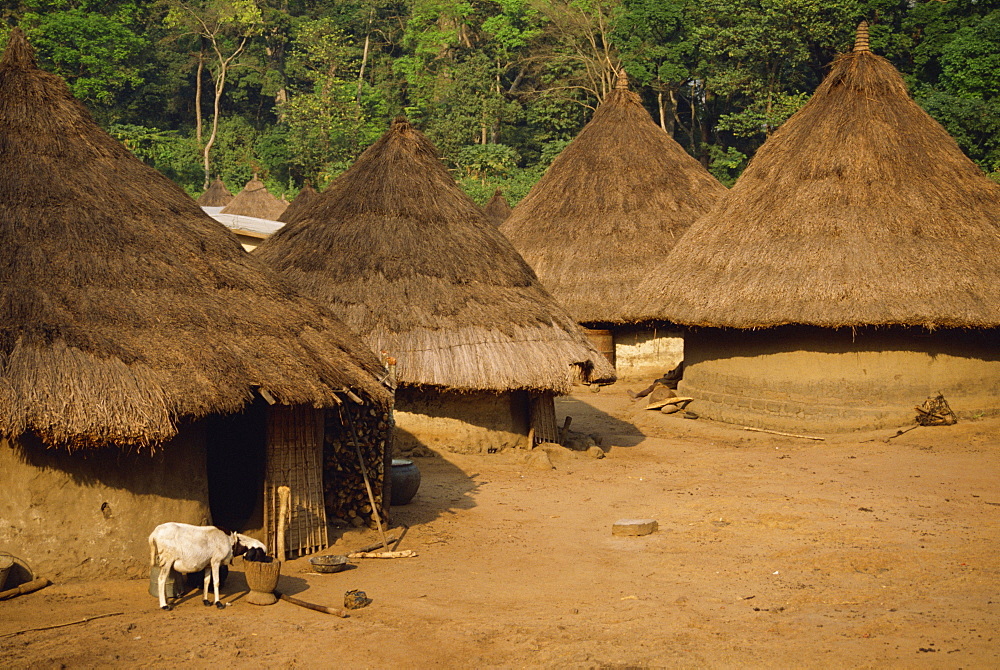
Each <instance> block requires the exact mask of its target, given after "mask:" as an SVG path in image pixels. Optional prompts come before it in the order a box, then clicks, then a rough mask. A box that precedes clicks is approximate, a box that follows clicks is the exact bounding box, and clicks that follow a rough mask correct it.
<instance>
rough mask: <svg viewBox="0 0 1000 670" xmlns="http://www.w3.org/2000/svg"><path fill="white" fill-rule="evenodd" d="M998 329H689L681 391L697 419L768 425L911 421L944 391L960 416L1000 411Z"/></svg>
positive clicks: (842, 426)
mask: <svg viewBox="0 0 1000 670" xmlns="http://www.w3.org/2000/svg"><path fill="white" fill-rule="evenodd" d="M996 336H997V333H996V332H995V331H951V330H945V331H935V332H934V333H926V332H923V331H918V330H916V329H901V328H886V329H879V330H874V329H863V330H856V331H852V330H851V329H843V330H832V329H822V328H805V327H784V328H775V329H768V330H759V331H738V330H720V329H711V328H707V329H696V330H694V331H692V332H690V333H688V335H687V337H686V339H685V368H684V379H683V380H682V381H681V383H680V386H679V391H678V392H679V393H680V394H681V395H689V396H692V397H694V398H695V401H694V402H692V403H691V405H690V406H689V407H688V409H690V410H692V411H694V412H697V413H698V414H699V415H700V416H702V417H705V418H709V419H714V420H718V421H725V422H729V423H736V424H742V425H748V426H753V427H757V428H768V429H773V430H788V431H796V432H807V431H813V432H849V431H858V430H871V429H882V428H899V427H903V426H906V425H912V424H913V423H914V421H915V417H916V414H917V412H916V410H915V409H914V408H915V407H916V406H918V405H921V404H922V403H923V402H924V401H925V400H926V399H927V398H928V397H930V396H934V395H936V394H938V393H942V394H943V395H944V397H945V399H946V400H947V401H948V403H949V404H950V406H951V408H952V410H954V411H955V412H956V413H957V414H958V416H959V418H960V419H974V418H979V417H987V416H997V415H1000V351H998V350H997V348H996V346H995V345H994V344H993V342H994V341H995V339H996Z"/></svg>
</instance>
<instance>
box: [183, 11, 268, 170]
mask: <svg viewBox="0 0 1000 670" xmlns="http://www.w3.org/2000/svg"><path fill="white" fill-rule="evenodd" d="M169 2H170V3H171V4H170V8H169V9H168V10H167V15H166V18H165V22H166V25H167V26H168V27H170V28H174V29H176V30H178V31H180V32H181V33H182V34H189V35H195V36H197V37H198V38H199V39H200V41H201V50H200V51H199V54H200V57H199V59H198V74H197V77H198V79H197V84H196V85H197V91H198V94H197V95H196V101H195V114H196V126H197V129H198V130H197V132H198V133H199V140H200V137H201V135H200V133H201V72H202V68H203V67H204V65H205V62H206V57H205V52H206V51H207V52H208V54H209V56H208V57H207V62H208V68H209V70H210V71H211V72H212V79H213V84H214V101H213V105H212V126H211V131H210V133H209V136H208V139H207V140H206V141H205V143H204V145H203V146H202V165H203V168H204V171H205V184H204V188H206V189H207V188H208V185H209V183H210V181H211V152H212V145H213V144H215V139H216V137H217V135H218V132H219V114H220V107H221V100H222V94H223V93H224V91H225V87H226V78H227V76H228V74H229V69H230V68H231V67H232V66H233V64H234V63H235V62H237V59H238V58H239V56H240V54H242V53H243V51H244V49H246V46H247V43H248V42H249V41H250V39H251V38H252V37H254V36H256V35H260V34H261V32H262V30H263V18H262V16H261V13H260V8H259V7H257V5H256V4H255V3H254V2H253V1H252V0H205V1H204V2H199V3H197V4H196V3H195V2H187V1H185V0H169Z"/></svg>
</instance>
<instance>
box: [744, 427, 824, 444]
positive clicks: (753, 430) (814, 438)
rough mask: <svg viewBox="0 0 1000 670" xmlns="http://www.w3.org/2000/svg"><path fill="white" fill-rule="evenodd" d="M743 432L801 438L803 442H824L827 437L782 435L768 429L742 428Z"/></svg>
mask: <svg viewBox="0 0 1000 670" xmlns="http://www.w3.org/2000/svg"><path fill="white" fill-rule="evenodd" d="M740 428H742V429H743V430H749V431H751V432H754V433H770V434H771V435H782V436H784V437H801V438H802V439H803V440H818V441H820V442H822V441H823V440H825V439H826V438H825V437H814V436H812V435H796V434H795V433H782V432H780V431H777V430H767V429H766V428H751V427H750V426H740Z"/></svg>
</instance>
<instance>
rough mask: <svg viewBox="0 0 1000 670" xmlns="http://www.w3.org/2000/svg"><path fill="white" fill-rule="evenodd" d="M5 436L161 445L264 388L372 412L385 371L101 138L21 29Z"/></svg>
mask: <svg viewBox="0 0 1000 670" xmlns="http://www.w3.org/2000/svg"><path fill="white" fill-rule="evenodd" d="M0 267H3V268H4V271H3V283H2V284H0V434H3V435H5V436H12V437H13V436H18V435H21V434H22V433H24V432H33V433H36V434H37V435H39V436H40V437H41V438H42V439H43V440H44V441H45V442H47V443H49V444H52V445H63V446H66V447H68V448H71V449H72V448H77V447H85V446H96V445H101V444H108V443H116V444H119V445H121V446H129V445H132V446H146V445H155V444H157V443H159V442H161V441H163V440H167V439H169V438H171V437H172V436H174V435H175V434H176V432H177V424H178V422H180V421H183V420H186V419H192V418H198V417H203V416H205V415H208V414H212V413H229V412H234V411H237V410H239V409H240V408H241V407H243V406H244V404H245V403H246V402H247V401H249V400H251V399H252V397H253V394H254V391H255V388H256V387H261V388H263V389H265V390H266V391H267V392H269V393H270V394H271V395H272V396H274V397H275V398H276V399H277V400H278V401H279V402H281V403H286V404H309V405H316V406H327V405H331V404H333V403H334V402H336V401H335V400H334V398H335V396H334V392H335V391H336V390H339V389H341V388H342V387H344V386H348V387H351V388H354V389H355V390H356V391H357V392H358V393H359V394H361V395H363V396H365V397H367V398H370V399H373V400H375V401H376V402H379V403H388V402H390V398H389V396H388V394H386V393H385V392H384V391H383V389H382V388H381V387H380V386H379V385H378V383H377V380H376V378H375V376H376V375H377V374H378V373H379V368H380V365H379V362H378V360H377V359H376V358H375V357H374V356H373V355H372V354H371V353H370V352H369V351H368V350H367V349H366V348H365V347H364V345H363V344H362V343H361V342H360V341H359V340H358V339H357V338H356V337H355V336H353V335H352V334H350V333H349V332H348V330H347V329H346V327H345V326H344V325H343V323H342V322H340V321H338V320H337V319H336V318H335V317H334V316H333V315H332V314H331V313H330V312H329V311H328V310H326V309H325V308H322V307H320V306H319V305H316V304H315V303H313V302H312V301H310V300H308V299H307V298H304V297H302V296H301V294H298V293H296V292H294V291H293V290H292V289H291V288H290V287H289V286H288V285H287V284H286V283H285V282H284V281H282V280H281V279H280V278H279V277H277V276H275V275H274V274H273V273H271V272H269V271H267V270H265V269H264V268H263V267H262V266H261V265H260V263H259V262H258V261H257V260H256V259H254V258H251V257H250V256H249V255H247V254H246V253H245V252H244V251H243V250H242V249H241V248H240V245H239V243H238V242H237V240H236V238H235V237H233V236H232V235H231V234H230V233H229V232H228V231H226V229H225V228H223V227H222V226H221V225H219V224H218V223H216V222H215V221H213V220H212V219H211V218H209V217H208V216H207V215H206V214H205V213H204V212H203V211H202V210H201V208H200V207H199V206H198V205H197V204H196V203H195V202H194V201H193V200H192V199H191V198H189V197H188V196H187V195H186V194H185V193H184V192H183V191H181V190H180V189H179V188H178V187H177V186H176V185H174V184H173V182H171V181H170V180H169V179H167V178H166V177H164V176H163V175H161V174H160V173H159V172H157V171H156V170H153V169H152V168H149V167H147V166H146V165H143V163H142V162H141V161H139V160H138V159H136V158H135V157H134V156H132V154H131V153H129V152H128V150H126V149H125V148H124V147H123V146H121V145H120V144H119V143H118V142H116V141H115V140H114V139H112V138H111V137H110V136H109V135H107V134H106V133H105V132H104V131H102V130H101V129H100V128H99V127H98V126H97V125H96V124H95V123H94V122H93V120H92V119H91V117H90V115H89V113H88V112H87V110H86V109H85V108H84V107H83V105H81V104H80V103H79V102H77V101H76V100H75V99H73V97H72V96H71V95H70V92H69V89H68V87H67V86H66V84H65V83H64V82H63V81H62V79H60V78H59V77H57V76H55V75H51V74H48V73H46V72H43V71H41V70H39V69H38V68H37V67H36V66H35V62H34V55H33V53H32V50H31V47H30V46H29V45H28V43H27V41H26V40H25V38H24V35H23V33H21V31H20V30H18V29H15V30H14V31H12V33H11V36H10V41H9V43H8V46H7V49H6V52H5V53H4V56H3V59H2V61H0Z"/></svg>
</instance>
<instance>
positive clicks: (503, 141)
mask: <svg viewBox="0 0 1000 670" xmlns="http://www.w3.org/2000/svg"><path fill="white" fill-rule="evenodd" d="M0 12H2V17H3V21H0V43H6V39H7V32H8V31H9V28H10V26H13V25H20V26H21V27H22V28H23V29H24V30H25V32H26V33H27V35H28V38H29V39H30V40H31V42H32V44H33V45H34V47H35V50H36V52H37V56H38V60H39V63H40V65H41V66H42V67H44V68H46V69H48V70H50V71H53V72H56V73H58V74H60V75H62V76H63V77H64V78H65V79H66V81H67V82H68V83H69V85H70V87H71V88H72V90H73V92H74V94H75V95H76V96H77V97H78V98H79V99H81V100H82V101H83V102H84V103H85V104H86V105H87V106H88V107H89V108H90V109H91V111H92V112H93V114H94V116H95V118H96V119H97V121H98V122H99V123H100V124H101V125H102V126H103V127H104V128H106V129H107V130H108V131H109V132H110V133H112V134H113V135H114V136H115V137H117V138H118V139H120V140H121V141H122V142H124V143H125V145H126V146H128V147H129V148H130V149H131V150H132V151H133V152H134V153H135V154H136V155H137V156H139V157H140V158H141V159H142V160H144V161H146V162H147V163H149V164H150V165H153V166H154V167H156V168H158V169H159V170H161V171H162V172H164V173H165V174H167V175H168V176H169V177H171V178H172V179H174V180H175V181H176V182H177V183H179V184H180V185H181V186H182V187H183V188H184V189H186V190H187V191H188V192H189V193H191V194H193V195H196V194H198V193H200V192H201V191H202V190H203V189H204V188H205V187H206V186H207V184H208V179H209V177H214V176H216V175H218V176H221V177H222V179H223V180H224V181H225V182H226V184H227V185H228V187H229V188H230V189H231V190H238V189H239V188H241V187H242V186H243V184H244V183H245V182H246V181H247V180H248V179H249V178H250V177H251V176H252V175H253V173H255V172H257V173H259V174H260V176H261V178H262V179H264V180H265V182H266V183H267V184H268V186H269V188H270V189H271V190H272V192H275V193H277V194H282V193H284V194H287V195H288V196H292V195H294V194H295V193H296V192H297V191H298V189H299V188H301V186H302V185H303V184H304V183H306V182H311V183H312V184H313V185H316V186H318V187H322V186H325V185H326V184H327V183H328V182H329V181H330V180H331V179H332V178H333V177H335V176H336V175H337V174H339V173H340V172H341V171H343V170H344V169H345V168H346V167H347V166H348V165H349V164H350V163H351V161H352V160H353V159H354V158H355V157H356V156H357V155H358V154H359V153H360V152H361V151H362V150H363V149H364V148H365V147H367V146H368V145H369V144H371V143H372V142H373V141H374V140H375V139H376V138H377V137H378V136H379V135H381V134H382V133H383V132H384V131H385V129H386V128H387V127H388V125H389V121H390V120H391V119H392V118H393V117H394V116H395V115H397V114H406V115H407V116H408V117H409V118H410V119H411V121H412V122H413V124H414V125H416V126H417V127H418V128H420V129H421V130H423V131H424V132H425V133H426V134H427V135H428V136H429V137H430V138H431V139H432V140H433V141H434V143H435V144H436V145H437V147H438V149H439V150H440V151H441V154H442V157H443V158H444V160H445V161H446V162H447V164H448V165H449V167H450V168H451V169H452V170H453V173H454V174H455V177H456V178H457V179H458V180H459V182H460V183H461V184H462V186H463V187H464V188H465V189H466V191H467V192H469V193H470V194H471V195H472V196H473V197H474V198H476V199H477V200H478V201H479V202H481V203H482V202H485V201H486V200H488V199H489V197H490V195H492V193H493V191H494V188H496V187H497V186H499V187H501V188H502V189H504V191H505V192H507V193H508V194H509V198H510V200H511V201H512V202H516V201H517V200H518V199H520V198H521V197H523V195H524V194H525V193H526V192H527V191H528V189H529V188H530V187H531V186H532V184H534V182H535V181H536V180H537V179H538V178H539V177H540V176H541V174H542V172H543V171H544V170H545V167H546V166H547V165H548V164H549V162H550V161H551V160H552V158H553V157H554V156H555V155H557V154H558V153H559V151H560V150H561V149H562V148H563V147H564V146H565V145H566V143H567V142H569V141H570V140H571V139H572V138H573V137H574V136H575V135H576V134H577V132H578V131H579V130H580V129H581V128H582V127H583V124H585V123H586V122H587V120H588V119H589V118H590V115H591V112H592V110H593V109H594V108H595V107H596V105H598V104H599V103H600V101H601V100H602V99H603V97H604V96H605V95H606V94H607V93H608V92H609V91H610V90H611V88H612V87H613V85H614V81H615V77H616V72H617V70H618V68H619V67H622V66H624V68H625V69H626V71H627V72H628V74H629V78H630V80H631V82H632V85H633V87H634V88H635V90H637V91H638V92H639V93H640V94H641V95H642V97H643V101H644V103H645V105H646V107H647V109H648V110H649V112H650V114H651V115H652V117H653V118H654V120H656V121H657V122H658V123H660V124H661V125H662V127H663V128H664V129H666V130H667V131H668V132H670V133H671V134H672V135H673V137H674V138H675V139H676V140H677V141H678V142H679V143H680V144H681V145H682V146H684V147H685V148H686V149H687V150H688V151H689V152H690V153H691V154H692V155H693V156H695V157H696V158H698V159H699V160H700V161H702V163H703V164H704V165H705V166H706V167H708V168H709V170H711V172H712V173H713V174H715V175H716V176H717V177H718V178H719V179H720V180H722V181H723V182H724V183H727V184H731V183H732V182H733V181H734V180H735V178H736V177H737V176H738V175H739V173H740V171H741V170H742V169H743V167H744V166H745V165H746V162H747V161H748V159H749V157H751V156H752V155H753V153H754V151H755V150H756V149H757V147H759V146H760V145H761V143H763V142H764V140H765V139H766V138H767V136H768V135H769V134H770V133H771V132H773V131H774V129H776V128H777V127H778V126H780V125H781V123H782V122H783V121H784V120H785V119H787V118H788V117H789V116H790V115H791V114H792V113H794V112H795V111H796V110H797V109H799V108H800V107H801V106H802V105H803V104H804V103H805V102H806V100H807V99H808V97H809V96H810V95H811V93H812V91H813V90H814V89H815V87H816V86H817V85H818V84H819V82H820V81H821V80H822V78H823V74H824V72H825V68H826V67H827V65H828V64H829V63H830V61H831V60H832V59H833V56H834V55H835V54H836V53H838V52H843V51H846V50H848V49H849V48H850V47H851V45H852V43H853V39H854V31H855V27H856V25H857V23H858V22H859V21H860V20H861V19H867V20H868V21H869V22H870V23H871V43H872V50H873V51H875V52H876V53H878V54H880V55H883V56H885V57H886V58H888V59H889V60H890V61H892V62H893V63H894V64H895V65H896V66H897V67H898V68H899V70H900V71H901V72H902V73H903V74H904V76H905V77H906V80H907V84H908V86H909V88H910V91H911V93H912V95H913V96H914V98H915V99H916V100H917V102H918V103H919V104H920V105H921V106H923V107H924V109H926V110H927V111H928V112H929V113H930V114H931V115H932V116H933V117H934V118H936V119H937V120H938V121H940V122H941V123H942V124H943V125H944V127H945V128H947V130H948V131H949V132H950V133H951V134H952V136H953V137H955V139H956V140H957V141H958V143H959V145H960V146H961V147H962V149H963V150H964V151H965V152H966V154H967V155H968V156H969V157H970V158H972V160H974V161H975V162H976V163H977V164H978V165H979V166H980V167H981V168H982V169H983V170H984V171H985V172H986V173H987V174H990V176H992V177H993V178H995V179H1000V0H908V1H904V2H889V1H888V0H332V1H330V0H326V1H320V0H0Z"/></svg>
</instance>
